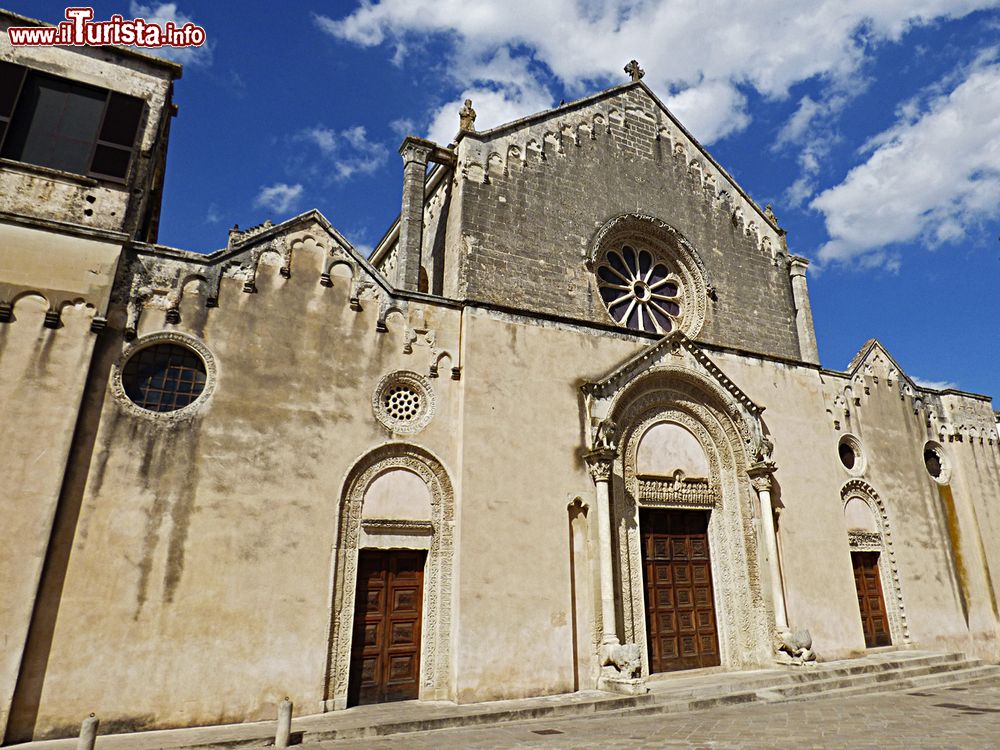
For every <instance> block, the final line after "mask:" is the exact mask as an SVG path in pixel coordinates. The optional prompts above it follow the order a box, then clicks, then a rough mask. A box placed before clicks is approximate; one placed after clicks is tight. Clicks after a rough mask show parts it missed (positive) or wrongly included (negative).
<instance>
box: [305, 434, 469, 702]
mask: <svg viewBox="0 0 1000 750" xmlns="http://www.w3.org/2000/svg"><path fill="white" fill-rule="evenodd" d="M396 469H405V470H407V471H410V472H413V473H414V474H416V475H417V476H418V477H420V479H422V480H423V482H424V483H425V484H426V485H427V489H428V490H429V492H430V497H431V518H430V524H429V526H430V528H429V529H426V531H427V533H429V534H430V543H429V547H428V546H426V545H421V546H423V547H424V548H427V549H428V553H427V562H426V567H425V570H424V596H423V607H424V612H423V623H422V628H421V631H422V636H421V649H420V699H421V700H445V699H447V698H449V697H450V695H449V694H450V674H451V646H450V643H451V607H452V577H453V566H454V524H455V495H454V491H453V489H452V484H451V480H450V479H449V478H448V472H447V471H446V470H445V468H444V466H443V464H442V463H441V461H439V460H438V459H437V457H435V456H434V455H433V454H432V453H431V452H430V451H428V450H426V449H424V448H421V447H419V446H416V445H411V444H407V443H386V444H385V445H382V446H379V447H378V448H376V449H375V450H373V451H371V452H370V453H368V454H367V455H365V456H363V457H362V458H361V459H360V460H359V461H358V462H357V463H356V464H355V465H354V466H353V467H352V468H351V470H350V471H349V472H348V473H347V477H346V479H345V480H344V490H343V494H342V496H341V500H340V508H339V515H338V522H337V539H336V543H335V547H334V554H333V558H334V562H333V566H334V570H333V595H332V607H331V613H330V638H329V654H328V658H327V670H326V686H325V698H326V699H325V701H324V707H325V709H326V710H335V709H341V708H346V707H347V685H348V677H349V672H350V662H351V635H352V629H353V621H354V607H355V602H354V598H355V589H356V586H357V571H358V550H359V548H361V547H362V546H364V542H363V541H362V538H363V536H364V534H363V530H362V506H363V504H364V498H365V492H366V491H367V490H368V488H369V487H370V486H371V484H372V483H373V482H374V481H375V480H376V479H378V478H379V477H380V476H382V475H383V474H385V473H386V472H389V471H393V470H396ZM375 523H376V525H377V524H378V521H377V520H376V522H375ZM368 524H369V521H368V520H366V521H365V527H366V529H367V528H368ZM418 524H419V525H420V527H421V528H420V529H417V528H416V525H418ZM383 525H385V526H386V528H387V530H390V531H395V532H403V533H406V532H412V531H414V530H417V531H423V527H425V526H426V525H427V524H426V522H416V523H409V524H408V523H407V522H406V521H386V522H385V523H384V524H383ZM409 526H414V528H408V527H409Z"/></svg>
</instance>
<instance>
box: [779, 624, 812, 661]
mask: <svg viewBox="0 0 1000 750" xmlns="http://www.w3.org/2000/svg"><path fill="white" fill-rule="evenodd" d="M774 650H775V653H776V654H777V655H778V661H780V662H782V663H784V664H794V665H796V666H804V665H815V664H816V652H814V651H813V650H812V635H811V634H810V633H809V631H808V630H806V629H805V628H796V629H795V630H793V629H791V628H778V629H777V630H776V631H775V649H774Z"/></svg>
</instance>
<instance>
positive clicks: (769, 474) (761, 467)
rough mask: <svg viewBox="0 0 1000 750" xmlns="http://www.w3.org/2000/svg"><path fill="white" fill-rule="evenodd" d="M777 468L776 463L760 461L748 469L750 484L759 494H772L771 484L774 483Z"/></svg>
mask: <svg viewBox="0 0 1000 750" xmlns="http://www.w3.org/2000/svg"><path fill="white" fill-rule="evenodd" d="M776 469H777V467H776V466H775V465H774V461H760V462H759V463H755V464H754V465H753V466H751V467H750V468H749V469H747V475H748V476H749V477H750V484H752V485H753V488H754V489H755V490H757V492H770V491H771V484H772V483H773V481H774V472H775V470H776Z"/></svg>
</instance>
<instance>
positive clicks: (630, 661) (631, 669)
mask: <svg viewBox="0 0 1000 750" xmlns="http://www.w3.org/2000/svg"><path fill="white" fill-rule="evenodd" d="M602 662H603V663H602V664H601V666H602V667H614V668H615V669H617V670H618V673H619V674H620V675H621V676H622V677H625V678H626V679H630V680H631V679H635V678H637V677H639V676H640V674H641V673H642V651H641V650H640V649H639V644H638V643H621V644H615V645H613V646H608V647H607V648H606V650H605V652H604V659H603V660H602Z"/></svg>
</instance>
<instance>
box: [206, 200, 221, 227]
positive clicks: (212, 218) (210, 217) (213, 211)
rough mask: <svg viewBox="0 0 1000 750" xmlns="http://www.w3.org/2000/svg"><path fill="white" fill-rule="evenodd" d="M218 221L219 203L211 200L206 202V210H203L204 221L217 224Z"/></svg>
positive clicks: (219, 217) (219, 214) (219, 213)
mask: <svg viewBox="0 0 1000 750" xmlns="http://www.w3.org/2000/svg"><path fill="white" fill-rule="evenodd" d="M220 221H222V212H221V211H220V210H219V204H217V203H215V202H214V201H213V202H212V203H209V204H208V210H207V211H206V212H205V223H206V224H218V223H219V222H220Z"/></svg>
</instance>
